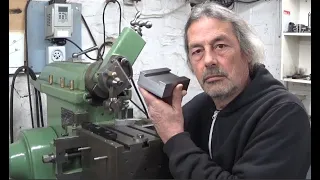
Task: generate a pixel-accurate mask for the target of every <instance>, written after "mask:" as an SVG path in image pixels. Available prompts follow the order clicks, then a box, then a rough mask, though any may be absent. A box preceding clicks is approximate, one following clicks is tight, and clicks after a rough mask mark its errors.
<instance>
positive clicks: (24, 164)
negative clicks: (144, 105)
mask: <svg viewBox="0 0 320 180" xmlns="http://www.w3.org/2000/svg"><path fill="white" fill-rule="evenodd" d="M136 29H137V28H133V27H132V28H129V27H126V28H124V29H123V31H122V32H121V34H120V36H119V37H118V38H117V40H116V41H115V43H114V44H113V46H112V48H111V49H110V51H109V52H108V54H107V55H106V56H105V58H104V60H100V61H96V62H94V63H83V62H77V61H60V62H52V63H50V64H49V65H47V66H46V67H45V68H44V69H43V71H42V72H41V74H40V76H39V78H38V79H37V80H36V81H32V84H33V85H34V86H35V88H37V89H38V90H39V91H41V92H42V93H45V94H46V96H47V122H48V123H47V127H44V128H35V129H29V130H23V131H22V132H21V133H20V136H19V138H18V140H17V141H16V142H14V143H12V144H10V145H9V152H10V153H9V174H10V175H9V176H10V177H11V178H13V179H58V180H62V179H68V180H69V179H80V180H81V179H89V178H90V179H112V180H118V179H135V178H137V179H155V178H162V176H164V177H165V176H166V175H167V174H168V173H169V171H168V168H167V164H168V162H167V160H166V158H165V156H164V154H163V153H162V142H161V139H160V138H159V137H158V135H157V133H156V131H155V130H154V129H152V126H151V127H150V128H145V127H143V125H144V124H148V123H149V121H148V120H146V119H135V121H134V122H133V123H132V121H130V122H131V123H127V124H126V123H123V120H127V119H130V120H132V119H133V117H130V116H128V110H129V109H128V107H129V105H128V103H129V102H128V101H129V100H130V99H131V90H130V88H131V83H130V81H129V80H130V79H131V78H132V75H133V71H132V65H133V64H134V62H135V60H136V58H137V57H138V56H139V54H140V52H141V51H142V49H143V47H144V46H145V41H144V40H143V38H142V37H141V30H139V31H137V30H136ZM138 29H139V28H138ZM118 120H119V121H121V123H116V122H117V121H118ZM124 122H125V121H124ZM150 159H152V160H151V161H150Z"/></svg>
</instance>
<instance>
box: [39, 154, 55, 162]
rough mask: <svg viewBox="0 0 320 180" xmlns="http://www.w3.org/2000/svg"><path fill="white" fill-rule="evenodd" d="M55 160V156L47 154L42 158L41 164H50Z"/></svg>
mask: <svg viewBox="0 0 320 180" xmlns="http://www.w3.org/2000/svg"><path fill="white" fill-rule="evenodd" d="M55 159H56V156H55V155H54V154H47V155H43V156H42V162H43V163H51V162H53V161H54V160H55Z"/></svg>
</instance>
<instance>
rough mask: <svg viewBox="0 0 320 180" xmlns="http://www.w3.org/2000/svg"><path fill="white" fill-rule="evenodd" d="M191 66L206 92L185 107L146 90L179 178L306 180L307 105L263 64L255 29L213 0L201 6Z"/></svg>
mask: <svg viewBox="0 0 320 180" xmlns="http://www.w3.org/2000/svg"><path fill="white" fill-rule="evenodd" d="M185 45H186V52H187V55H188V64H189V66H190V68H191V70H192V71H193V73H194V74H195V76H196V77H197V79H198V81H199V83H200V85H201V87H202V88H203V90H204V93H201V94H199V95H197V96H195V97H194V98H193V99H192V100H191V101H190V102H188V103H187V104H186V105H184V107H183V108H181V101H182V97H183V96H184V95H185V94H186V92H185V91H182V85H178V86H177V87H176V88H175V90H174V92H173V99H172V104H171V105H169V104H166V103H165V102H163V101H161V100H160V99H157V98H156V97H154V96H152V95H151V94H150V93H148V92H147V91H145V90H144V89H141V88H140V91H141V93H142V95H143V97H144V99H145V102H146V104H147V107H148V110H149V114H150V118H151V120H152V121H153V123H154V126H155V128H156V130H157V132H158V134H159V136H160V137H161V139H162V141H163V143H164V152H165V153H166V155H167V156H168V158H169V168H170V171H171V174H172V176H173V177H174V178H177V179H218V178H219V179H234V178H242V179H253V178H256V179H274V178H279V179H280V178H288V179H289V178H290V179H304V178H305V177H306V174H307V171H308V169H309V167H310V159H311V140H310V136H311V130H310V129H311V128H310V123H309V119H308V115H307V113H306V112H305V109H304V107H303V104H302V103H301V102H300V101H299V99H298V98H296V97H295V96H294V95H292V94H290V93H289V92H288V91H287V90H286V89H285V87H284V86H283V85H282V84H281V83H280V82H279V81H278V80H276V79H274V78H273V77H272V75H271V74H270V73H269V72H268V70H267V69H265V68H264V66H261V65H259V63H258V62H259V61H260V60H261V59H262V55H263V47H262V46H261V44H260V43H259V41H258V39H257V38H256V36H255V35H254V34H253V33H252V31H251V30H250V28H249V26H248V25H247V24H246V23H245V22H244V21H243V20H241V19H240V18H239V16H238V15H237V14H235V13H233V12H232V11H230V10H228V9H227V8H224V7H221V6H219V5H217V4H214V3H205V4H200V5H197V6H195V7H194V9H193V10H192V13H191V16H190V18H189V20H188V22H187V24H186V27H185Z"/></svg>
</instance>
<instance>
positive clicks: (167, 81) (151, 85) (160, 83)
mask: <svg viewBox="0 0 320 180" xmlns="http://www.w3.org/2000/svg"><path fill="white" fill-rule="evenodd" d="M170 71H171V70H170V69H169V68H160V69H151V70H146V71H141V72H140V75H139V79H138V85H139V86H140V87H142V88H144V89H146V90H147V91H149V92H150V93H152V94H154V95H155V96H157V97H159V98H161V99H164V100H165V101H167V102H168V101H170V98H171V97H172V92H173V89H174V88H175V87H176V86H177V85H178V84H182V85H183V90H187V89H188V86H189V83H190V79H189V78H187V77H185V76H182V77H179V76H176V75H175V74H172V73H170Z"/></svg>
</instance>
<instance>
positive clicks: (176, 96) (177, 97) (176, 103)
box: [172, 84, 183, 109]
mask: <svg viewBox="0 0 320 180" xmlns="http://www.w3.org/2000/svg"><path fill="white" fill-rule="evenodd" d="M182 88H183V85H182V84H178V85H177V86H176V87H175V88H174V90H173V93H172V107H173V108H175V109H176V108H181V102H182V97H183V94H182Z"/></svg>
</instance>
